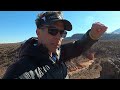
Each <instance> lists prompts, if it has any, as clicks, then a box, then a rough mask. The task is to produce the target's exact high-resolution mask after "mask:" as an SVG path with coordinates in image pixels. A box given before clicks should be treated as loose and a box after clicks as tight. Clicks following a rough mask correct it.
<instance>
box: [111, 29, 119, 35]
mask: <svg viewBox="0 0 120 90" xmlns="http://www.w3.org/2000/svg"><path fill="white" fill-rule="evenodd" d="M111 34H120V28H119V29H117V30H115V31H113V32H112V33H111Z"/></svg>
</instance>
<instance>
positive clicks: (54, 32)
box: [43, 26, 67, 38]
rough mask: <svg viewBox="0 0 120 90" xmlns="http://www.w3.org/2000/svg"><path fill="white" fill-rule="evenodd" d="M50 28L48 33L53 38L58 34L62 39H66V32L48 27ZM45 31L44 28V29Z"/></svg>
mask: <svg viewBox="0 0 120 90" xmlns="http://www.w3.org/2000/svg"><path fill="white" fill-rule="evenodd" d="M46 27H47V28H48V33H49V34H50V35H52V36H56V35H57V34H58V33H60V35H61V37H62V38H65V37H66V35H67V31H66V30H59V29H57V28H56V27H54V26H46ZM43 29H44V28H43Z"/></svg>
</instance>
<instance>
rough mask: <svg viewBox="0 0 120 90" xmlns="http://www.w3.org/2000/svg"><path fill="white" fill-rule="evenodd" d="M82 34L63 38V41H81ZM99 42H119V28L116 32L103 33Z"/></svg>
mask: <svg viewBox="0 0 120 90" xmlns="http://www.w3.org/2000/svg"><path fill="white" fill-rule="evenodd" d="M83 35H84V34H82V33H81V34H78V33H77V34H74V35H72V36H71V37H67V38H65V40H74V39H75V40H76V39H81V38H82V36H83ZM100 40H120V28H119V29H117V30H114V31H113V32H112V33H109V34H108V33H105V34H103V35H102V37H101V38H100Z"/></svg>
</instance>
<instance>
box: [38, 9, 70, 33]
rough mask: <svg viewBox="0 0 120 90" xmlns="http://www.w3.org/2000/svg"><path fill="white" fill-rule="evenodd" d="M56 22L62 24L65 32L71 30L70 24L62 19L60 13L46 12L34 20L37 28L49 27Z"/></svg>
mask: <svg viewBox="0 0 120 90" xmlns="http://www.w3.org/2000/svg"><path fill="white" fill-rule="evenodd" d="M58 21H61V22H63V24H64V29H65V30H67V31H71V30H72V24H71V23H70V22H69V21H68V20H66V19H63V16H62V12H61V11H47V12H44V13H41V14H39V15H38V18H37V19H36V25H37V27H41V26H43V25H51V24H53V23H55V22H58Z"/></svg>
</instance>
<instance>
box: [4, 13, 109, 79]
mask: <svg viewBox="0 0 120 90" xmlns="http://www.w3.org/2000/svg"><path fill="white" fill-rule="evenodd" d="M36 25H37V29H36V34H37V38H34V37H33V38H30V39H29V40H27V41H26V42H25V43H24V44H23V46H22V48H21V50H20V55H19V56H20V60H19V61H18V62H16V63H14V64H13V65H11V66H10V67H9V68H8V69H7V71H6V73H5V75H4V76H3V79H65V78H66V76H67V67H66V65H65V62H66V61H67V60H70V59H72V58H75V57H77V56H80V55H81V54H82V53H83V52H85V51H86V50H88V49H89V48H90V47H91V46H92V45H93V44H94V43H95V42H97V41H98V39H99V38H100V36H101V35H102V34H103V33H104V32H105V31H106V30H107V27H106V26H105V25H103V24H101V23H99V22H98V23H94V24H93V25H92V27H91V29H90V30H88V31H87V33H86V34H85V35H84V36H83V38H82V39H81V40H77V41H75V42H72V43H68V44H64V45H61V42H62V40H63V39H64V38H65V36H66V34H67V31H71V30H72V24H71V23H70V22H69V21H68V20H65V19H63V17H62V12H61V11H47V12H44V13H41V14H40V15H38V18H37V19H36Z"/></svg>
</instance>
